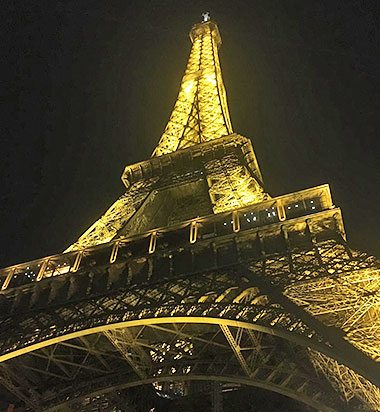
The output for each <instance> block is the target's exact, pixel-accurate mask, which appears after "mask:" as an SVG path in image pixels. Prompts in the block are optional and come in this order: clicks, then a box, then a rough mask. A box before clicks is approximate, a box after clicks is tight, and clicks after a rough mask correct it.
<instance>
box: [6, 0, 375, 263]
mask: <svg viewBox="0 0 380 412" xmlns="http://www.w3.org/2000/svg"><path fill="white" fill-rule="evenodd" d="M4 6H5V7H4ZM376 6H377V2H376V1H369V0H366V1H348V0H345V1H337V0H334V1H331V0H326V1H305V0H300V1H274V0H273V1H271V0H265V1H264V0H262V1H258V0H256V1H254V0H249V1H248V0H247V1H243V0H238V1H224V2H222V1H195V0H193V1H191V2H190V1H163V0H161V1H125V0H120V1H119V0H117V1H107V2H105V1H103V0H92V1H81V0H75V1H68V0H65V1H41V0H39V1H8V2H7V4H5V5H3V23H2V31H3V33H2V43H3V53H2V54H3V56H5V62H6V64H5V66H6V68H8V69H9V71H8V75H7V76H6V77H4V76H3V80H5V82H4V84H5V92H3V96H4V97H5V98H4V103H5V105H4V109H3V111H2V116H3V119H2V127H3V131H2V144H1V149H2V150H1V169H0V170H1V256H0V266H6V265H11V264H15V263H19V262H22V261H26V260H30V259H34V258H37V257H42V256H45V255H48V254H54V253H57V252H59V251H62V250H63V249H65V248H66V247H67V246H68V245H69V244H71V243H72V242H73V241H74V240H76V238H77V237H78V236H79V235H80V234H81V233H82V232H83V231H84V230H86V229H87V228H88V227H89V226H90V225H91V224H92V223H93V222H94V221H95V220H96V219H97V218H98V217H100V215H101V214H102V213H103V212H104V211H105V210H106V209H107V208H108V207H109V206H110V205H111V203H112V202H113V201H114V200H115V199H116V198H117V197H119V196H120V195H121V194H122V192H123V185H122V183H121V181H120V175H121V172H122V170H123V168H124V166H125V165H128V164H131V163H134V162H137V161H140V160H143V159H146V158H148V157H149V156H150V154H151V152H152V151H153V148H154V147H155V145H156V143H157V142H158V140H159V138H160V136H161V134H162V132H163V129H164V127H165V124H166V122H167V120H168V118H169V115H170V112H171V109H172V107H173V105H174V102H175V99H176V95H177V93H178V90H179V84H180V81H181V77H182V75H183V72H184V69H185V65H186V61H187V58H188V55H189V51H190V46H191V43H190V40H189V37H188V33H189V29H190V27H191V25H192V24H193V23H195V22H198V21H200V20H201V13H202V12H204V11H210V13H211V17H212V18H213V19H214V20H215V21H216V22H217V23H218V25H219V28H220V32H221V35H222V40H223V44H222V47H221V49H220V59H221V65H222V71H223V76H224V83H225V86H226V89H227V96H228V103H229V108H230V113H231V119H232V124H233V128H234V131H236V132H238V133H240V134H243V135H244V136H248V137H250V138H251V139H252V142H253V145H254V148H255V151H256V155H257V157H258V160H259V163H260V165H261V169H262V173H263V176H264V183H265V186H266V190H267V191H268V192H269V193H270V194H271V195H273V196H276V195H281V194H286V193H289V192H293V191H297V190H301V189H305V188H308V187H312V186H316V185H319V184H323V183H329V184H330V185H331V189H332V194H333V199H334V202H335V204H336V205H338V206H340V207H341V208H342V210H343V216H344V221H345V226H346V230H347V234H348V239H349V241H350V243H351V245H352V247H354V248H361V249H363V250H366V251H368V252H370V253H374V254H377V255H380V237H379V236H378V232H379V228H380V223H379V213H380V212H379V205H380V194H379V183H380V167H379V154H378V149H379V146H380V145H379V142H378V137H377V134H378V133H377V132H378V129H379V127H378V126H379V125H380V124H379V123H380V121H379V118H380V116H379V101H380V98H379V93H378V92H379V87H378V86H379V84H378V82H377V79H376V75H377V74H378V72H379V63H380V57H379V54H378V48H379V42H378V39H379V19H378V17H376V12H377V11H378V10H377V9H376V8H377V7H376Z"/></svg>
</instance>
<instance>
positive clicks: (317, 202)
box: [0, 185, 334, 291]
mask: <svg viewBox="0 0 380 412" xmlns="http://www.w3.org/2000/svg"><path fill="white" fill-rule="evenodd" d="M332 208H334V205H333V203H332V199H331V194H330V188H329V186H328V185H322V186H318V187H315V188H311V189H306V190H302V191H299V192H295V193H291V194H289V195H284V196H279V197H276V198H272V199H269V200H266V201H264V202H260V203H256V204H252V205H249V206H246V207H243V208H240V209H236V210H231V211H229V212H223V213H218V214H213V215H208V216H203V217H197V218H194V219H191V220H188V221H185V222H182V223H180V224H177V225H173V226H168V227H163V228H156V229H153V230H150V231H149V232H146V233H143V234H138V235H135V236H131V237H129V238H128V237H121V238H117V239H115V240H112V241H111V242H109V243H106V244H102V245H99V246H92V247H89V248H87V249H85V250H77V251H72V252H68V253H61V254H57V255H53V256H48V257H44V258H41V259H37V260H34V261H30V262H26V263H22V264H18V265H14V266H10V267H7V268H4V269H1V270H0V290H1V291H5V290H6V289H9V288H14V287H19V286H22V285H24V284H28V283H31V282H35V281H41V280H42V279H44V278H50V277H52V276H60V275H64V274H67V273H74V272H77V271H78V270H79V269H80V268H81V265H82V262H83V260H85V261H87V263H88V262H89V260H90V259H91V256H93V255H94V254H95V253H96V254H97V256H99V254H100V255H104V256H103V258H100V260H101V261H104V264H106V263H114V262H116V261H117V258H118V256H119V255H120V249H122V248H123V247H125V246H126V245H128V256H138V255H141V254H142V253H143V254H154V253H156V251H157V249H160V247H161V249H160V250H161V251H162V250H164V249H165V250H170V247H177V246H178V245H180V244H183V243H184V242H187V243H190V244H195V243H196V242H197V241H199V240H206V239H212V238H216V237H220V236H225V235H230V234H233V233H235V234H236V233H238V232H242V231H247V230H250V229H256V228H259V227H264V226H268V225H271V224H276V223H281V222H284V221H285V220H290V219H294V218H299V217H302V216H308V215H312V214H314V213H318V212H322V211H324V210H328V209H332ZM124 256H125V254H124ZM97 260H99V258H98V259H97Z"/></svg>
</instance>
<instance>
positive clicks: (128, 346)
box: [104, 328, 152, 379]
mask: <svg viewBox="0 0 380 412" xmlns="http://www.w3.org/2000/svg"><path fill="white" fill-rule="evenodd" d="M104 334H105V335H106V336H107V338H108V339H109V340H110V341H111V342H112V344H113V345H114V346H115V348H116V349H117V350H118V351H119V352H120V353H121V354H122V356H123V357H124V358H125V360H126V361H127V362H128V363H129V365H130V366H131V367H132V368H133V370H134V371H135V372H136V373H137V375H138V376H139V377H140V378H142V379H145V378H146V377H147V376H148V375H149V372H150V369H151V364H152V360H151V358H150V357H149V355H148V354H147V353H146V352H145V350H144V348H143V347H142V346H141V345H139V343H138V341H137V339H138V337H135V336H133V335H132V333H131V331H130V330H129V329H128V328H123V329H114V330H109V331H107V332H104Z"/></svg>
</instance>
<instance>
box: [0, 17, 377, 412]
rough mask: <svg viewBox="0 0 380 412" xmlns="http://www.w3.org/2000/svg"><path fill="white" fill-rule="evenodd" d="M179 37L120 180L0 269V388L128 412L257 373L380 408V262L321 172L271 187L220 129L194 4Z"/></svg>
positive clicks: (217, 403)
mask: <svg viewBox="0 0 380 412" xmlns="http://www.w3.org/2000/svg"><path fill="white" fill-rule="evenodd" d="M190 38H191V41H192V48H191V52H190V57H189V61H188V64H187V67H186V71H185V75H184V77H183V79H182V83H181V87H180V91H179V94H178V98H177V101H176V103H175V106H174V110H173V112H172V114H171V116H170V119H169V122H168V124H167V126H166V128H165V131H164V133H163V135H162V137H161V139H160V141H159V143H158V146H157V147H156V149H155V150H154V153H153V155H152V157H151V158H150V159H149V160H145V161H142V162H140V163H137V164H134V165H131V166H127V167H126V168H125V171H124V173H123V175H122V181H123V183H124V185H125V187H126V191H125V193H124V194H123V195H122V196H121V197H120V198H119V199H118V200H116V202H115V203H114V204H113V205H112V206H111V207H110V208H109V209H108V210H107V211H106V212H105V213H104V215H103V216H102V217H101V218H100V219H99V220H97V221H96V222H95V223H94V224H93V225H92V226H91V227H90V228H89V229H88V230H87V231H86V232H85V233H84V234H83V235H82V236H80V237H79V239H78V240H77V241H76V242H75V243H74V244H73V245H72V246H70V247H69V248H68V249H67V250H66V251H65V252H64V253H60V254H57V255H54V256H48V257H45V258H43V259H38V260H35V261H32V262H27V263H24V264H19V265H15V266H12V267H9V268H5V269H2V270H1V271H0V286H1V293H0V307H1V311H0V322H1V323H0V325H1V326H0V383H1V385H2V389H1V391H0V398H1V397H3V398H4V399H9V400H10V401H9V403H11V402H12V401H11V399H14V400H13V403H15V404H16V409H15V410H16V411H17V412H18V411H45V412H53V411H54V412H58V411H60V412H64V411H71V412H74V411H82V412H84V411H90V410H91V411H137V410H142V409H141V408H142V406H141V405H145V404H143V403H142V402H147V405H148V406H147V407H146V409H144V410H149V408H150V409H152V408H154V405H155V404H154V399H157V402H158V400H159V399H162V398H168V399H173V400H175V399H177V398H180V399H184V398H185V397H187V396H188V397H191V396H193V397H194V396H199V394H202V393H204V392H208V393H210V394H212V396H210V400H211V398H212V400H213V401H212V405H213V406H212V407H213V409H214V411H220V410H222V400H223V397H224V395H223V391H225V390H243V389H242V388H245V389H244V390H246V388H249V387H252V386H255V387H259V388H262V389H266V390H268V391H273V392H277V393H279V394H282V395H286V396H288V397H290V398H294V399H295V400H298V401H300V402H302V403H304V404H306V405H308V406H309V407H311V408H312V409H313V408H314V409H315V410H318V411H323V412H334V411H335V412H338V411H347V412H348V411H371V410H378V409H379V405H380V390H379V386H380V366H379V363H378V361H379V360H380V293H379V286H380V265H379V261H377V260H376V259H375V258H374V257H372V256H369V255H367V254H366V253H363V252H358V251H356V250H352V249H351V248H350V247H349V246H348V244H347V242H346V237H345V232H344V228H343V222H342V216H341V211H340V209H339V208H337V207H335V206H334V204H333V202H332V199H331V195H330V190H329V186H328V185H322V186H319V187H314V188H311V189H306V190H302V191H299V192H296V193H291V194H287V195H284V196H279V197H271V196H269V195H268V193H267V192H266V190H265V189H264V185H263V180H262V176H261V173H260V169H259V166H258V163H257V161H256V157H255V153H254V151H253V148H252V144H251V141H250V140H249V139H248V138H246V137H243V136H241V135H238V134H236V133H234V132H233V130H232V125H231V121H230V117H229V113H228V107H227V99H226V92H225V89H224V85H223V81H222V74H221V68H220V64H219V58H218V48H219V46H220V45H221V37H220V34H219V30H218V27H217V25H216V24H215V23H214V22H212V21H210V20H209V18H208V16H207V15H205V16H204V21H203V22H202V23H199V24H195V25H194V26H193V27H192V29H191V31H190ZM210 382H211V383H210ZM139 390H141V391H140V392H139ZM143 390H144V391H145V392H143ZM141 394H143V395H144V396H141ZM12 396H13V398H12ZM155 397H156V398H155ZM16 399H17V400H16ZM149 402H153V403H150V404H149ZM139 405H140V406H139ZM152 410H153V409H152Z"/></svg>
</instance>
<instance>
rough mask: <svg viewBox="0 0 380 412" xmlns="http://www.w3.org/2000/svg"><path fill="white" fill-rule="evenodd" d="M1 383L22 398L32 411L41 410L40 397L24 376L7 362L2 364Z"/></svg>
mask: <svg viewBox="0 0 380 412" xmlns="http://www.w3.org/2000/svg"><path fill="white" fill-rule="evenodd" d="M0 384H1V385H3V386H4V387H5V388H7V389H8V390H9V392H11V393H13V394H14V395H16V396H17V398H19V399H20V400H22V401H23V402H24V403H25V405H26V406H27V407H29V408H30V409H31V410H32V411H36V412H38V411H39V410H40V405H39V397H38V395H37V394H36V393H35V391H34V390H33V389H32V388H30V387H29V385H28V384H27V381H26V380H25V379H24V378H23V376H20V375H16V374H15V373H14V371H13V370H12V369H11V368H9V367H8V365H6V364H0Z"/></svg>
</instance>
